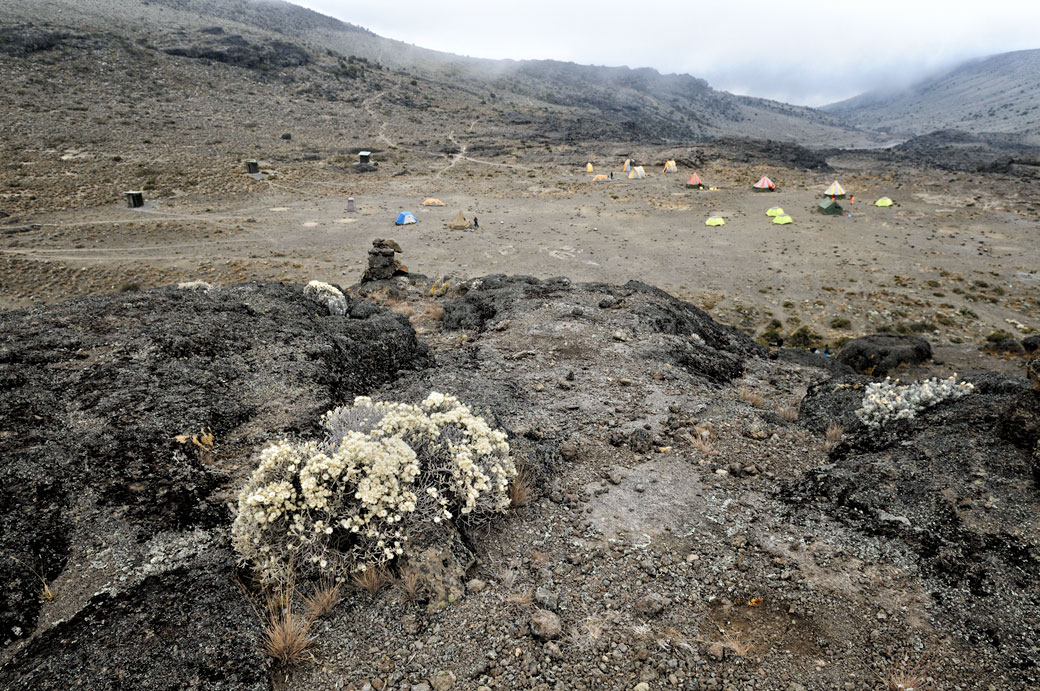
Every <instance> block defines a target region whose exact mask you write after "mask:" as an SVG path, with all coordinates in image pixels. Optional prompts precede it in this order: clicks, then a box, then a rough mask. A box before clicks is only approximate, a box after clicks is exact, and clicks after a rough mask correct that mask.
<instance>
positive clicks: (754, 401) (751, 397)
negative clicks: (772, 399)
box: [737, 386, 766, 408]
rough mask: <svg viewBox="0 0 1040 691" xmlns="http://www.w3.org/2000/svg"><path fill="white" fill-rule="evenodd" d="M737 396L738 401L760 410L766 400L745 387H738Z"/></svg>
mask: <svg viewBox="0 0 1040 691" xmlns="http://www.w3.org/2000/svg"><path fill="white" fill-rule="evenodd" d="M737 396H739V397H740V400H742V401H745V402H747V403H750V404H751V405H753V406H755V407H756V408H761V407H763V406H764V405H765V404H766V399H764V398H762V397H761V396H760V395H758V394H757V393H755V392H754V391H752V390H751V389H749V388H748V387H746V386H742V387H740V389H739V390H738V391H737Z"/></svg>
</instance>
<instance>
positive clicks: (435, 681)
mask: <svg viewBox="0 0 1040 691" xmlns="http://www.w3.org/2000/svg"><path fill="white" fill-rule="evenodd" d="M430 686H432V687H433V691H448V689H450V688H451V687H453V686H455V674H454V672H437V674H434V675H433V676H432V677H430ZM413 688H414V687H413Z"/></svg>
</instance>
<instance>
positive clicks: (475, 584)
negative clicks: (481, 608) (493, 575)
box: [466, 578, 487, 595]
mask: <svg viewBox="0 0 1040 691" xmlns="http://www.w3.org/2000/svg"><path fill="white" fill-rule="evenodd" d="M486 586H487V583H485V582H484V581H482V580H480V579H479V578H474V579H472V580H470V581H469V582H468V583H467V584H466V592H467V593H469V594H470V595H476V594H477V593H479V592H480V591H481V590H483V589H484V588H485V587H486Z"/></svg>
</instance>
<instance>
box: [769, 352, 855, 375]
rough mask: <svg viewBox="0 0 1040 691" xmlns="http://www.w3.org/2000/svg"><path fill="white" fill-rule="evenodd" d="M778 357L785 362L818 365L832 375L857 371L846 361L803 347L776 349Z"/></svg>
mask: <svg viewBox="0 0 1040 691" xmlns="http://www.w3.org/2000/svg"><path fill="white" fill-rule="evenodd" d="M776 359H777V360H782V361H783V362H791V363H794V364H796V365H801V366H803V367H816V368H818V369H822V370H826V371H827V373H828V374H830V375H831V376H841V375H847V374H855V373H856V370H854V369H852V368H851V367H849V366H848V365H846V364H845V363H844V362H841V361H839V360H838V359H837V358H834V357H827V356H826V355H820V354H819V353H813V352H810V351H808V350H802V349H801V348H781V349H780V350H778V351H776Z"/></svg>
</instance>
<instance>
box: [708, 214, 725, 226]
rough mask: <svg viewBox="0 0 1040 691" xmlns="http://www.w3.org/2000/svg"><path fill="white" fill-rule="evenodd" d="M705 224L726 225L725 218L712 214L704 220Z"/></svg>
mask: <svg viewBox="0 0 1040 691" xmlns="http://www.w3.org/2000/svg"><path fill="white" fill-rule="evenodd" d="M704 225H706V226H724V225H726V219H724V218H723V217H722V216H712V217H710V218H709V219H708V220H707V221H705V222H704Z"/></svg>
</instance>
